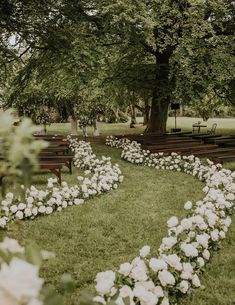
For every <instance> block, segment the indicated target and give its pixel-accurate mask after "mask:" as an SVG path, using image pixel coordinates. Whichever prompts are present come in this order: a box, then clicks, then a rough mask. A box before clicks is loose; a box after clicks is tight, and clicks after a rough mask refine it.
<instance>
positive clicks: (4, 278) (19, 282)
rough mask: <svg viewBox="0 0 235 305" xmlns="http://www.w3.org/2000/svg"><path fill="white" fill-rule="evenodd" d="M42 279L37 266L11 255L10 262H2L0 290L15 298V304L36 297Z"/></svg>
mask: <svg viewBox="0 0 235 305" xmlns="http://www.w3.org/2000/svg"><path fill="white" fill-rule="evenodd" d="M42 284H43V280H42V279H40V278H39V276H38V267H37V266H34V265H31V264H29V263H27V262H25V261H23V260H21V259H19V258H16V257H13V259H12V260H11V262H10V264H9V265H7V264H6V263H3V264H2V268H1V270H0V292H1V293H2V294H3V295H5V296H9V297H10V298H12V299H13V300H16V301H17V302H18V303H17V304H21V303H22V304H23V303H25V304H27V303H28V302H29V301H30V300H31V299H34V298H37V297H38V295H39V292H40V290H41V287H42Z"/></svg>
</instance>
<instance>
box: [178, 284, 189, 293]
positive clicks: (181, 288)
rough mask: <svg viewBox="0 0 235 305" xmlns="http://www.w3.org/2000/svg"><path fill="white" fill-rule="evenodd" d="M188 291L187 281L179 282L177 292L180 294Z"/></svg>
mask: <svg viewBox="0 0 235 305" xmlns="http://www.w3.org/2000/svg"><path fill="white" fill-rule="evenodd" d="M188 289H189V284H188V281H181V282H180V286H179V290H180V291H181V292H182V293H186V292H187V291H188Z"/></svg>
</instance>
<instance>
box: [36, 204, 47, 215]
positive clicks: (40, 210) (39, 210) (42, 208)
mask: <svg viewBox="0 0 235 305" xmlns="http://www.w3.org/2000/svg"><path fill="white" fill-rule="evenodd" d="M38 212H39V213H42V214H44V213H45V212H46V207H45V206H44V205H41V206H40V207H39V209H38Z"/></svg>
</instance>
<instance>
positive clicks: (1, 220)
mask: <svg viewBox="0 0 235 305" xmlns="http://www.w3.org/2000/svg"><path fill="white" fill-rule="evenodd" d="M6 225H7V222H6V219H5V218H4V217H0V228H5V226H6Z"/></svg>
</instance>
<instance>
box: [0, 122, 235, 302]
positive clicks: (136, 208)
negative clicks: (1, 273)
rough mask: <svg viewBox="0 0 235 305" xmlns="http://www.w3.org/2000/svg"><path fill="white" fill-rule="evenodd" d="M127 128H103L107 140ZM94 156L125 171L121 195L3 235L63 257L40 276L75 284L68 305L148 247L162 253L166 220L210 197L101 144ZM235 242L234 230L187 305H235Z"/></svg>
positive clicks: (186, 180)
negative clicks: (103, 274) (68, 275)
mask: <svg viewBox="0 0 235 305" xmlns="http://www.w3.org/2000/svg"><path fill="white" fill-rule="evenodd" d="M120 126H122V128H123V132H129V129H127V128H126V125H120ZM120 126H119V124H115V125H108V124H106V125H104V124H101V128H102V132H103V134H105V133H110V134H112V133H113V131H114V130H116V132H117V133H118V130H119V128H120ZM60 128H61V129H60ZM66 128H67V129H66ZM68 128H69V126H68V125H64V124H63V125H62V126H59V125H54V126H51V127H50V131H51V132H53V130H54V131H55V130H56V132H57V133H62V132H63V133H65V132H66V131H67V130H68ZM110 128H111V131H110ZM132 130H133V129H132ZM119 133H120V132H119ZM93 148H94V151H95V152H96V153H97V154H98V155H101V154H105V155H109V156H111V157H112V160H113V162H117V163H119V164H120V167H121V169H122V171H123V174H124V177H125V178H124V181H123V183H122V184H121V185H120V186H119V188H118V189H117V190H115V191H112V192H110V193H107V194H104V195H102V196H100V197H97V198H94V199H91V200H89V201H87V202H86V204H84V205H83V206H79V207H76V206H73V207H69V208H67V209H66V210H63V211H62V212H60V213H55V214H53V215H49V216H44V217H39V218H37V219H35V220H34V221H21V222H16V223H13V224H11V225H10V227H9V230H8V231H7V232H4V231H1V232H0V237H3V236H5V235H8V236H10V237H14V238H17V239H18V240H19V241H20V242H21V243H22V244H26V243H27V242H29V241H30V240H34V241H36V243H37V244H38V245H39V247H40V248H42V249H46V250H49V251H53V252H55V253H56V258H55V259H52V260H49V261H47V262H44V264H43V268H42V271H41V275H42V276H43V277H44V278H45V280H46V284H53V285H55V286H57V287H58V282H59V278H60V276H61V275H62V274H63V273H64V272H69V273H71V274H72V275H73V276H74V277H75V279H76V287H77V289H76V291H75V293H74V294H73V295H72V297H69V296H67V304H68V305H72V304H76V300H77V296H78V295H79V293H80V291H81V290H82V289H83V288H85V287H87V288H89V289H93V287H94V278H95V275H96V273H97V272H99V271H104V270H108V269H116V268H117V267H118V266H119V264H121V263H123V262H126V261H129V260H131V259H132V258H134V257H135V256H136V255H137V254H138V250H139V249H140V248H141V247H142V246H143V245H146V244H148V245H150V246H151V247H152V250H153V252H154V251H156V250H157V248H158V247H159V245H160V242H161V239H162V237H164V236H165V235H166V233H167V227H166V220H167V219H168V218H169V217H170V216H172V215H177V216H178V217H183V216H184V215H185V211H184V210H183V204H184V202H185V201H187V200H192V201H194V202H195V201H196V200H198V199H200V198H202V196H203V194H202V191H201V189H202V186H203V184H202V183H201V182H199V181H198V180H196V179H195V178H193V177H190V176H188V175H185V174H183V173H176V172H168V171H162V170H154V169H151V168H145V167H142V166H137V165H133V164H130V163H127V162H125V161H123V160H121V159H120V151H119V150H117V149H114V148H109V147H106V146H105V145H103V144H99V143H97V142H95V143H94V144H93ZM66 172H67V170H66V169H65V171H64V173H63V179H64V180H66V181H68V182H69V183H71V184H72V183H76V175H77V172H76V171H74V174H73V175H72V176H70V175H68V174H66ZM49 176H50V175H37V176H35V180H34V184H35V185H36V186H43V181H45V179H46V178H47V177H49ZM233 219H234V217H233ZM234 239H235V225H234V223H233V224H232V226H231V229H230V232H229V234H228V236H227V238H226V240H225V241H224V242H223V243H222V249H221V251H219V252H218V253H216V254H215V255H214V257H213V258H212V260H211V262H210V263H209V264H208V265H207V267H206V273H205V274H204V275H203V276H202V284H203V285H204V286H205V289H198V290H197V291H195V292H194V293H193V294H192V296H189V297H186V298H185V299H184V300H183V299H182V301H181V302H180V304H182V305H234V300H235V291H234V282H235V242H234Z"/></svg>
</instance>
